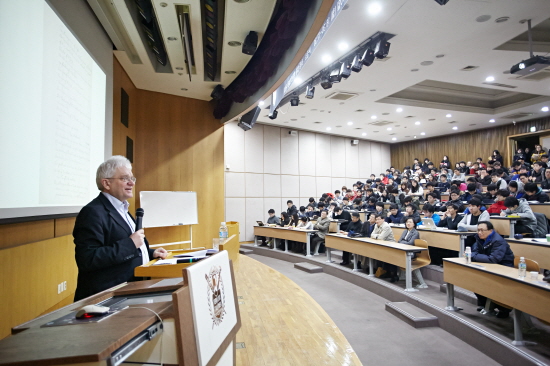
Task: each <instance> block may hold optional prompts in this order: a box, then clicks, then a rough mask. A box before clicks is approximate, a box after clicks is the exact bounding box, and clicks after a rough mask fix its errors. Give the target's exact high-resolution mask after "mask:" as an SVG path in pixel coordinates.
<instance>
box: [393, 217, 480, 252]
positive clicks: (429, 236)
mask: <svg viewBox="0 0 550 366" xmlns="http://www.w3.org/2000/svg"><path fill="white" fill-rule="evenodd" d="M390 226H391V229H392V231H393V236H394V237H395V238H396V239H397V238H400V237H401V234H402V233H403V231H404V230H405V226H395V225H394V224H390ZM416 230H418V232H419V234H420V239H423V240H426V241H427V242H428V246H430V247H435V248H442V249H449V250H454V251H457V252H458V256H459V257H462V256H463V254H464V247H465V240H466V238H467V237H468V236H472V235H475V234H476V233H474V232H468V231H465V232H459V231H456V230H430V229H419V228H416Z"/></svg>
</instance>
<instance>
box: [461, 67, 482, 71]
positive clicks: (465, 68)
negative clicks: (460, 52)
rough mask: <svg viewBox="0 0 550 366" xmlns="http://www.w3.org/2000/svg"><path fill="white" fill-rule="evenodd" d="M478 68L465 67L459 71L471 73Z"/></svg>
mask: <svg viewBox="0 0 550 366" xmlns="http://www.w3.org/2000/svg"><path fill="white" fill-rule="evenodd" d="M478 67H479V66H466V67H464V68H462V69H460V70H461V71H472V70H475V69H477V68H478Z"/></svg>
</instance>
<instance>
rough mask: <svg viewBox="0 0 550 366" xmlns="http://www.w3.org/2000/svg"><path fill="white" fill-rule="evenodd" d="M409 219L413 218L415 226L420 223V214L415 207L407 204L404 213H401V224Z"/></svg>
mask: <svg viewBox="0 0 550 366" xmlns="http://www.w3.org/2000/svg"><path fill="white" fill-rule="evenodd" d="M409 217H412V218H413V220H414V223H415V224H418V223H419V222H420V214H419V213H418V211H417V210H416V207H415V206H414V205H412V204H409V205H407V206H406V207H405V212H404V213H403V218H402V219H401V223H402V224H404V223H405V221H406V220H407V218H409Z"/></svg>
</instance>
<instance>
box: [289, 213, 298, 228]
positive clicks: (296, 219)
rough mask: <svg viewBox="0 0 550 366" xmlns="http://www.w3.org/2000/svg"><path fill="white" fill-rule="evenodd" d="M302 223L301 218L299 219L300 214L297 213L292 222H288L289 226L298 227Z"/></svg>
mask: <svg viewBox="0 0 550 366" xmlns="http://www.w3.org/2000/svg"><path fill="white" fill-rule="evenodd" d="M299 221H300V218H299V217H298V213H295V214H294V215H291V216H290V221H289V222H288V226H294V227H295V226H296V225H298V223H299Z"/></svg>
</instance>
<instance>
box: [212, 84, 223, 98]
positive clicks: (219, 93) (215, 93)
mask: <svg viewBox="0 0 550 366" xmlns="http://www.w3.org/2000/svg"><path fill="white" fill-rule="evenodd" d="M224 90H225V89H224V88H223V86H222V85H221V84H218V85H216V87H215V88H214V90H212V93H210V98H212V99H215V100H218V99H220V98H221V97H222V95H223V92H224Z"/></svg>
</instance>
